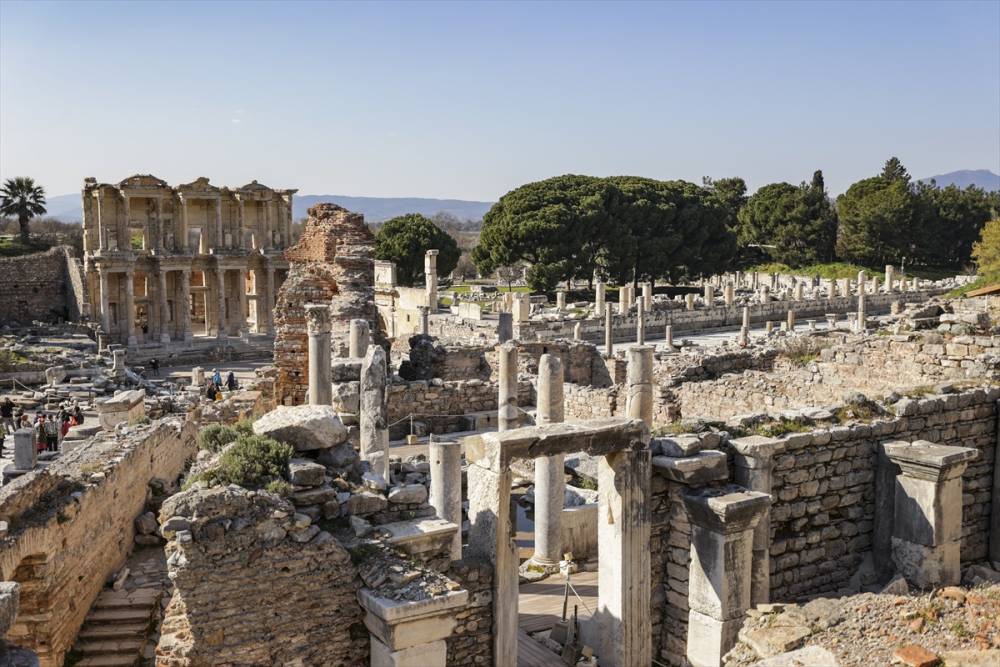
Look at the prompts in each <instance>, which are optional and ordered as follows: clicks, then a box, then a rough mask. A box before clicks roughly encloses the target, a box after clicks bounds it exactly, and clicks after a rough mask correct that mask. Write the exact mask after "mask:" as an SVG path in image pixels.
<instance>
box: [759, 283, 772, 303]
mask: <svg viewBox="0 0 1000 667" xmlns="http://www.w3.org/2000/svg"><path fill="white" fill-rule="evenodd" d="M760 300H761V301H763V302H764V303H767V302H768V301H770V300H771V288H770V287H768V286H767V285H761V287H760Z"/></svg>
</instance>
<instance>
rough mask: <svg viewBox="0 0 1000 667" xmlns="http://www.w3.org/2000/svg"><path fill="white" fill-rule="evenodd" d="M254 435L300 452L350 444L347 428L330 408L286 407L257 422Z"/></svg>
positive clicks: (316, 406)
mask: <svg viewBox="0 0 1000 667" xmlns="http://www.w3.org/2000/svg"><path fill="white" fill-rule="evenodd" d="M253 432H254V433H256V434H257V435H265V436H267V437H269V438H274V439H275V440H278V441H280V442H285V443H288V444H289V445H291V446H292V447H294V448H295V450H296V451H300V452H301V451H309V450H313V449H328V448H330V447H333V446H334V445H339V444H340V443H342V442H344V441H345V440H347V427H345V426H344V424H343V423H341V421H340V418H339V417H338V416H337V411H336V410H334V408H333V406H330V405H295V406H287V405H282V406H279V407H277V408H275V409H274V410H272V411H271V412H268V413H267V414H265V415H264V416H262V417H261V418H260V419H258V420H257V421H255V422H254V424H253Z"/></svg>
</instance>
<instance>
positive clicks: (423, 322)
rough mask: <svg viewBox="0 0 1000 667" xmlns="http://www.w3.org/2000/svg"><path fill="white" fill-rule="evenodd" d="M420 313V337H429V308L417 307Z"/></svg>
mask: <svg viewBox="0 0 1000 667" xmlns="http://www.w3.org/2000/svg"><path fill="white" fill-rule="evenodd" d="M418 310H419V311H420V335H421V336H430V335H431V323H430V308H428V307H427V306H419V307H418Z"/></svg>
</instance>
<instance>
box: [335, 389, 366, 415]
mask: <svg viewBox="0 0 1000 667" xmlns="http://www.w3.org/2000/svg"><path fill="white" fill-rule="evenodd" d="M360 391H361V383H360V382H357V381H355V382H336V383H334V385H333V407H334V408H335V409H336V410H337V412H339V413H347V414H352V415H356V414H358V411H359V410H360V409H361V394H360Z"/></svg>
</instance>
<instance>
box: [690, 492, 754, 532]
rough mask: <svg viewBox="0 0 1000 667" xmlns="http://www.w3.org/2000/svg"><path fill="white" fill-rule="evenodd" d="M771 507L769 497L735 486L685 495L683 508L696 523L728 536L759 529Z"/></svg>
mask: <svg viewBox="0 0 1000 667" xmlns="http://www.w3.org/2000/svg"><path fill="white" fill-rule="evenodd" d="M770 504H771V496H770V495H768V494H766V493H760V492H759V491H747V490H746V489H744V488H743V487H741V486H736V485H734V484H730V485H728V486H723V487H718V488H707V489H694V490H692V491H688V492H687V493H685V494H684V507H685V508H687V511H688V516H690V518H691V521H692V522H693V523H695V524H696V525H698V526H701V527H703V528H707V529H709V530H711V531H713V532H716V533H721V534H726V535H729V534H733V533H740V532H743V531H746V530H750V529H751V528H753V527H754V526H756V525H757V522H758V521H760V519H761V517H762V516H763V515H764V511H765V510H766V509H767V508H768V507H769V506H770Z"/></svg>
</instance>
